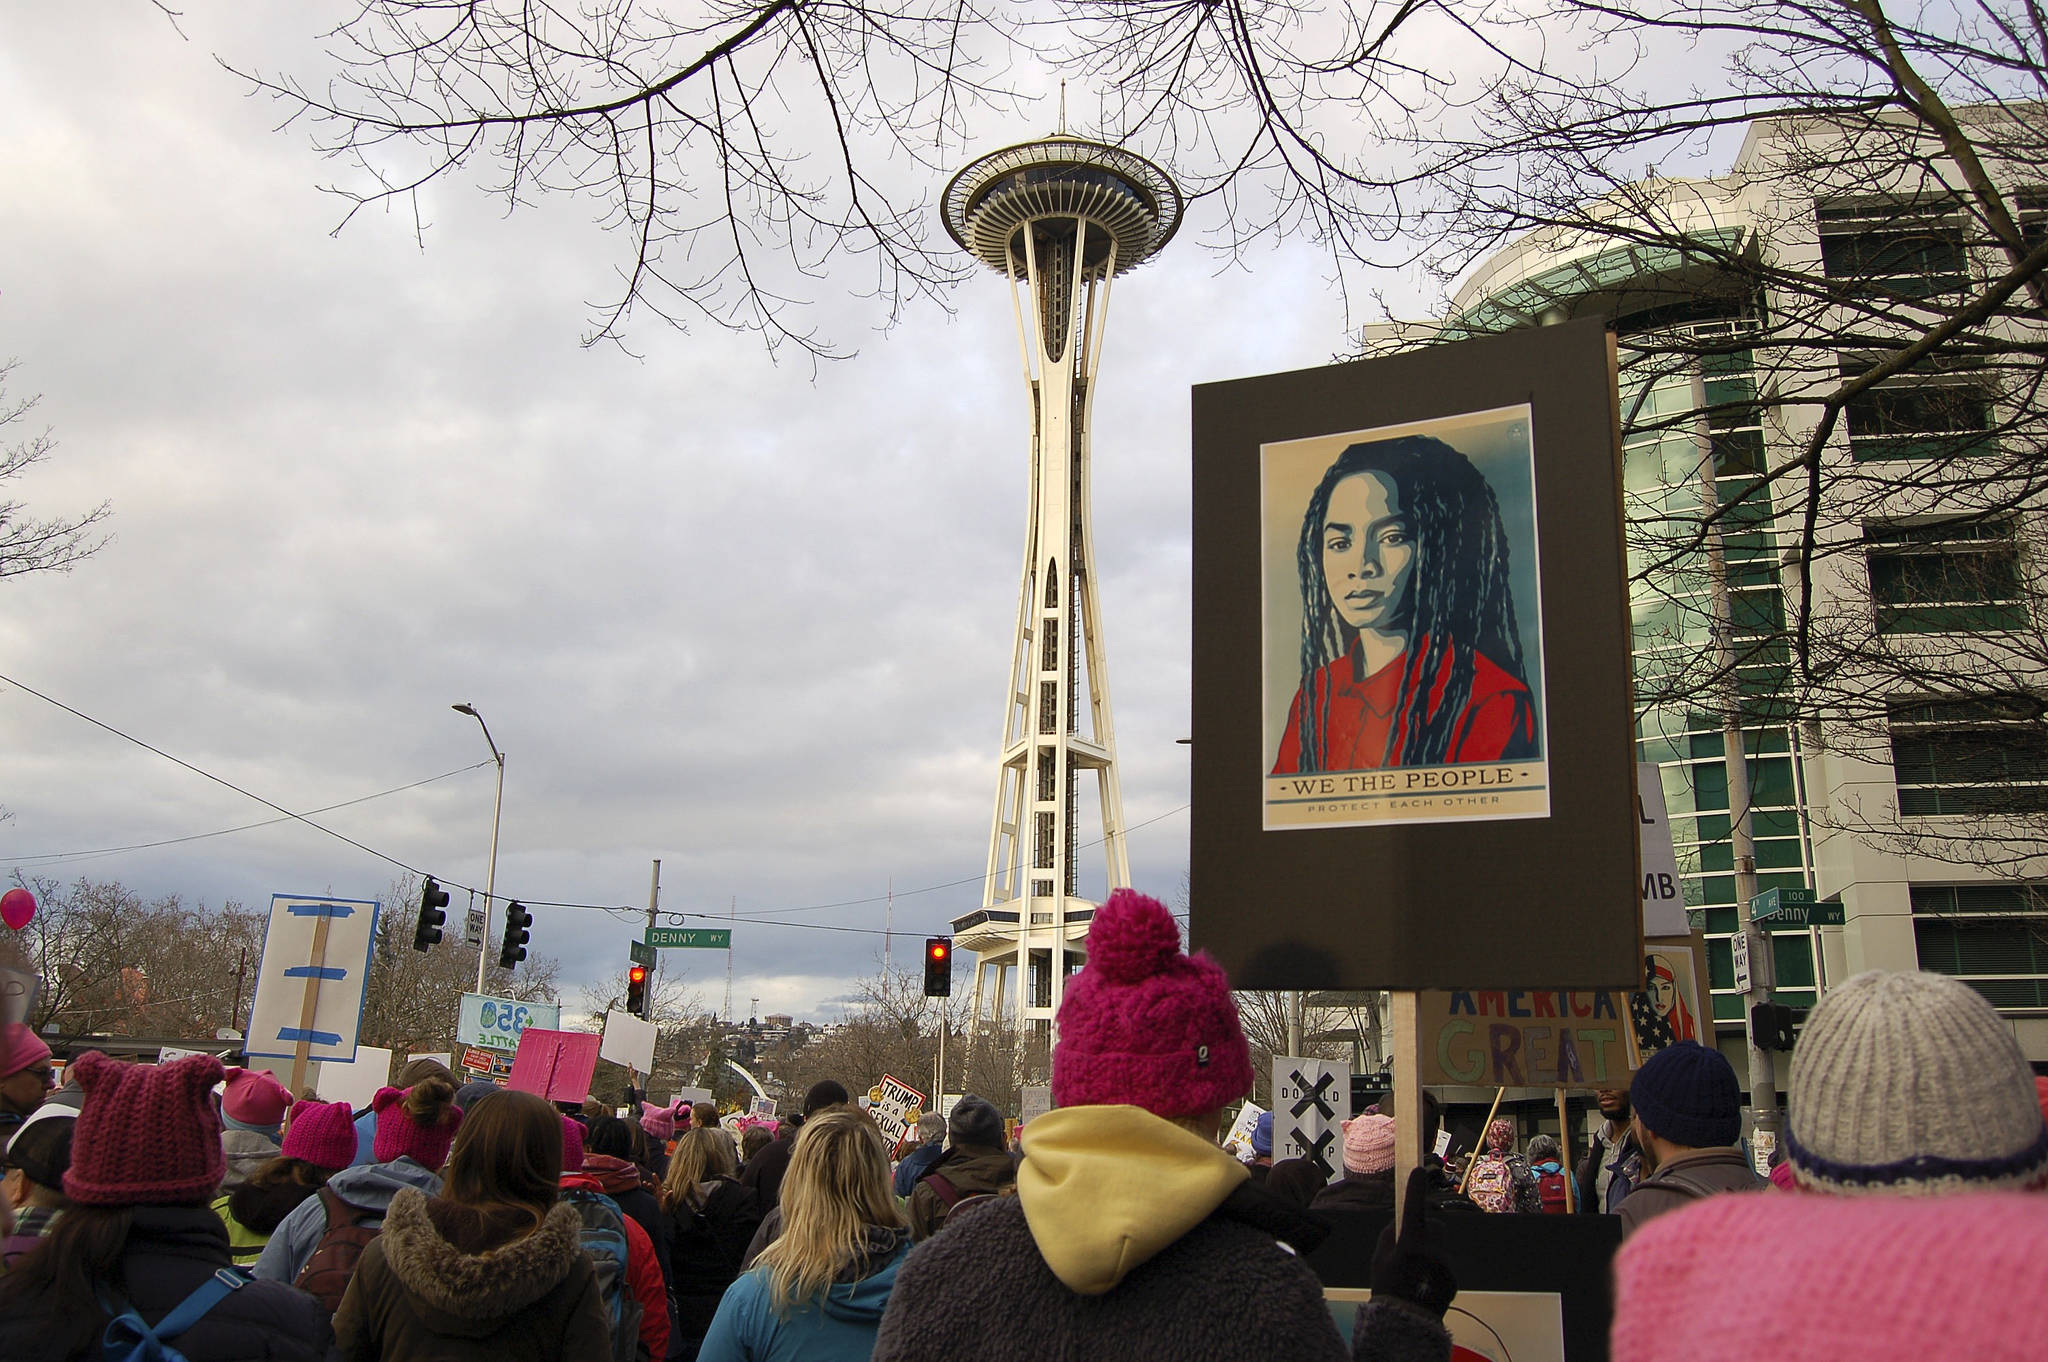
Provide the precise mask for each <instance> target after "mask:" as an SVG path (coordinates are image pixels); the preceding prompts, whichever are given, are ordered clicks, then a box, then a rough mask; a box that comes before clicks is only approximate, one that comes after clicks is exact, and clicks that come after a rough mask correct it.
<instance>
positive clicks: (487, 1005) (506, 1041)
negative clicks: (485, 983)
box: [455, 993, 562, 1054]
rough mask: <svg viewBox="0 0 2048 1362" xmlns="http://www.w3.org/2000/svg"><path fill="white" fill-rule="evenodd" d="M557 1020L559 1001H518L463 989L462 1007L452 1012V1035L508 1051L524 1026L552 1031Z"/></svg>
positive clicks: (559, 1018) (515, 1046)
mask: <svg viewBox="0 0 2048 1362" xmlns="http://www.w3.org/2000/svg"><path fill="white" fill-rule="evenodd" d="M561 1024H562V1005H561V1004H560V1003H522V1002H520V1001H519V1000H518V999H516V998H492V997H488V996H486V995H485V994H482V993H465V994H463V995H462V1010H461V1011H460V1012H459V1013H458V1014H457V1015H456V1020H455V1039H457V1040H459V1041H461V1042H462V1043H463V1044H464V1045H475V1046H481V1047H482V1048H484V1049H486V1050H503V1051H504V1052H505V1053H506V1054H511V1053H513V1052H514V1051H516V1050H518V1048H519V1037H520V1035H521V1033H523V1032H524V1031H525V1030H526V1028H527V1027H529V1026H537V1027H540V1028H542V1029H544V1030H548V1031H552V1030H555V1029H556V1028H557V1027H559V1026H560V1025H561Z"/></svg>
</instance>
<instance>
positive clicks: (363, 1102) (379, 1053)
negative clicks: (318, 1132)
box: [317, 1045, 391, 1111]
mask: <svg viewBox="0 0 2048 1362" xmlns="http://www.w3.org/2000/svg"><path fill="white" fill-rule="evenodd" d="M317 1081H318V1091H319V1093H320V1100H321V1101H323V1102H346V1103H348V1104H349V1106H350V1108H351V1109H353V1110H355V1111H361V1110H363V1108H365V1107H367V1106H369V1105H370V1099H371V1098H373V1097H375V1096H376V1095H377V1089H379V1088H381V1087H384V1086H385V1085H386V1084H388V1083H390V1081H391V1051H389V1050H387V1049H385V1048H384V1047H382V1046H379V1045H360V1046H357V1047H356V1057H355V1060H354V1062H353V1063H349V1064H344V1063H342V1062H341V1061H340V1060H335V1059H330V1060H326V1061H324V1062H323V1063H322V1064H321V1065H320V1073H319V1075H318V1080H317Z"/></svg>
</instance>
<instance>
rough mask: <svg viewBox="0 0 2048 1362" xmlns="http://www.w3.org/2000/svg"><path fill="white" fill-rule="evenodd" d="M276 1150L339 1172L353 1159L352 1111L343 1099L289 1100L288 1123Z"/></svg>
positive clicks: (353, 1115)
mask: <svg viewBox="0 0 2048 1362" xmlns="http://www.w3.org/2000/svg"><path fill="white" fill-rule="evenodd" d="M278 1153H279V1154H280V1155H281V1156H282V1157H284V1158H287V1159H303V1160H305V1161H306V1162H307V1163H310V1164H312V1165H313V1166H314V1167H316V1168H332V1169H334V1170H335V1171H337V1172H339V1171H340V1170H341V1169H344V1168H346V1167H348V1166H349V1165H350V1164H352V1163H354V1162H355V1161H356V1125H355V1113H354V1112H352V1111H350V1110H349V1106H348V1103H346V1102H306V1101H300V1102H294V1103H292V1119H291V1124H290V1125H289V1126H288V1127H286V1129H285V1132H284V1147H283V1148H282V1149H280V1150H279V1151H278Z"/></svg>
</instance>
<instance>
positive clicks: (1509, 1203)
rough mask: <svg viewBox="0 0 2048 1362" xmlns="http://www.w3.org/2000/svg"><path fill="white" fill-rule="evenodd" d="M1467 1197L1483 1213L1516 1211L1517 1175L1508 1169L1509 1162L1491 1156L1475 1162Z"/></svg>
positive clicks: (1468, 1183) (1466, 1185)
mask: <svg viewBox="0 0 2048 1362" xmlns="http://www.w3.org/2000/svg"><path fill="white" fill-rule="evenodd" d="M1465 1195H1466V1196H1469V1197H1471V1198H1472V1200H1473V1201H1474V1202H1475V1203H1476V1204H1477V1205H1478V1207H1479V1209H1480V1210H1482V1211H1494V1212H1502V1211H1512V1210H1514V1209H1515V1175H1514V1172H1513V1170H1511V1169H1510V1168H1509V1167H1508V1161H1507V1160H1506V1159H1501V1158H1493V1157H1490V1156H1482V1157H1480V1158H1478V1159H1476V1160H1474V1162H1473V1164H1472V1177H1471V1180H1470V1181H1469V1182H1467V1183H1466V1184H1465Z"/></svg>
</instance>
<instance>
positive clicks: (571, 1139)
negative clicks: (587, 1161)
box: [562, 1116, 583, 1173]
mask: <svg viewBox="0 0 2048 1362" xmlns="http://www.w3.org/2000/svg"><path fill="white" fill-rule="evenodd" d="M582 1168H583V1122H581V1121H576V1120H571V1119H570V1118H569V1117H567V1116H564V1117H563V1118H562V1171H563V1172H564V1173H576V1172H580V1171H582Z"/></svg>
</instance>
